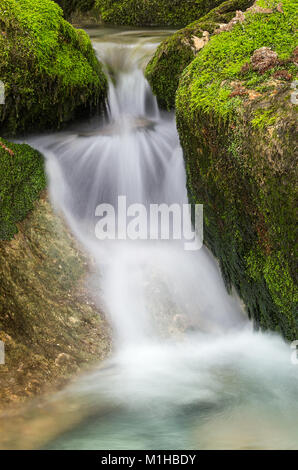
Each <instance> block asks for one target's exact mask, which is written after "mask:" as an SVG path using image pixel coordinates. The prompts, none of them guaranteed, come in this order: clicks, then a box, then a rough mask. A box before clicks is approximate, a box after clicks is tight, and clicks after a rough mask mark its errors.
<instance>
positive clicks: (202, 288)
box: [24, 28, 298, 450]
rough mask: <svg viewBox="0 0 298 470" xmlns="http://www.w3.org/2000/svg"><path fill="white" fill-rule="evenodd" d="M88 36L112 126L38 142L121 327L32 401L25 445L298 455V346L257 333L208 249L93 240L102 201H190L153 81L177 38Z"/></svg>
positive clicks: (94, 285) (54, 189)
mask: <svg viewBox="0 0 298 470" xmlns="http://www.w3.org/2000/svg"><path fill="white" fill-rule="evenodd" d="M87 31H88V33H89V34H90V36H91V39H92V41H93V46H94V48H95V50H96V52H97V55H98V57H99V59H100V60H101V62H102V63H103V64H104V67H105V71H106V73H107V74H108V76H109V105H108V115H107V117H106V119H105V120H104V121H103V120H99V119H97V118H93V119H91V120H89V121H87V122H82V123H79V124H78V123H76V124H75V125H73V126H71V127H69V128H68V129H67V130H64V131H63V132H59V133H54V134H53V133H52V134H49V135H44V134H43V135H39V136H33V137H30V138H29V139H28V143H30V145H32V146H34V147H35V148H37V149H39V150H40V151H41V152H42V153H43V155H44V156H45V158H46V166H47V173H48V178H49V192H50V195H51V200H52V202H53V204H54V205H55V206H56V207H58V208H59V209H60V210H62V211H63V213H64V214H65V217H66V220H67V221H68V223H69V225H70V227H71V229H72V231H73V233H74V235H75V236H76V237H77V239H78V240H79V241H80V242H81V244H82V245H83V247H84V248H85V250H86V252H87V253H88V254H90V255H91V257H92V259H93V260H94V264H95V266H96V271H97V274H94V275H92V277H91V278H90V279H89V285H90V290H91V291H92V293H93V294H94V292H96V295H97V298H98V302H100V305H101V307H102V308H103V310H104V312H105V314H106V315H107V318H108V319H109V322H110V324H111V326H112V328H113V334H114V338H113V344H114V346H113V354H112V355H111V357H110V358H109V359H108V360H107V361H106V362H104V363H102V364H99V366H98V368H95V369H94V370H93V371H92V372H91V373H88V374H85V375H83V376H80V377H79V378H78V379H77V380H76V381H75V382H74V383H72V384H71V385H69V386H68V387H66V389H64V390H63V391H60V392H58V393H57V394H56V395H54V396H52V397H51V398H50V399H49V402H48V403H47V404H45V405H44V406H43V409H42V410H41V409H40V407H37V406H36V408H34V406H33V408H32V409H31V412H30V413H29V414H28V416H27V418H26V420H27V422H26V436H25V437H24V439H25V444H24V445H25V446H26V447H27V448H40V447H42V448H47V449H110V450H113V449H121V450H124V449H172V450H173V449H274V448H282V449H288V448H292V449H293V448H296V449H297V448H298V426H297V421H298V402H297V390H298V366H294V365H293V364H292V363H291V353H292V350H291V349H290V347H289V345H288V344H286V343H285V342H284V341H283V340H282V338H281V337H279V336H278V335H273V334H271V333H260V332H254V331H253V328H252V325H251V323H250V322H249V320H248V319H247V317H246V315H245V313H244V310H243V306H242V305H241V302H240V301H239V299H237V298H236V296H230V295H228V293H227V292H226V289H225V286H224V283H223V280H222V278H221V274H220V272H219V269H218V266H217V262H216V261H215V259H214V258H213V256H212V255H211V254H210V253H209V251H208V250H207V249H206V248H202V249H200V250H198V251H186V250H185V249H184V245H183V242H180V241H179V240H168V241H166V240H160V241H159V240H156V241H154V240H153V241H140V240H136V241H132V240H127V241H121V240H118V241H108V240H106V241H99V240H98V239H97V238H96V237H95V233H94V227H95V223H96V217H95V208H96V207H97V205H98V204H101V203H107V204H111V205H113V206H114V207H115V206H117V200H118V196H119V195H125V196H126V197H127V204H133V203H141V204H143V205H144V206H146V207H149V204H152V203H155V204H161V203H166V204H173V203H178V204H184V203H187V192H186V176H185V168H184V161H183V154H182V150H181V147H180V145H179V138H178V134H177V130H176V124H175V116H174V114H173V113H165V112H161V111H160V110H159V109H158V106H157V102H156V100H155V98H154V96H153V95H152V93H151V90H150V87H149V85H148V83H147V82H146V80H145V78H144V74H143V70H144V66H145V64H146V63H147V61H148V60H149V58H150V56H151V55H152V53H153V52H154V50H155V48H156V47H157V45H158V43H159V42H160V41H161V40H162V39H163V38H164V37H166V36H167V35H168V34H169V31H160V30H154V29H151V30H124V29H106V28H89V29H87ZM70 328H71V326H70ZM40 413H42V414H43V416H44V417H45V416H48V417H47V421H46V423H47V425H40V421H39V420H38V416H39V414H40ZM49 416H50V418H49ZM49 419H50V422H49ZM34 423H39V424H34ZM53 429H55V432H53ZM37 435H38V437H37Z"/></svg>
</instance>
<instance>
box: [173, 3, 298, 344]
mask: <svg viewBox="0 0 298 470" xmlns="http://www.w3.org/2000/svg"><path fill="white" fill-rule="evenodd" d="M283 10H284V13H280V12H278V11H277V10H274V11H273V13H271V14H251V13H249V14H248V13H247V17H246V20H245V22H244V23H243V24H242V25H240V24H239V25H236V26H235V27H234V29H233V30H232V31H231V32H223V33H221V34H219V35H216V36H214V37H213V38H211V40H210V42H209V43H208V44H207V45H206V46H205V48H204V49H203V50H202V51H201V52H200V53H199V54H198V56H197V57H196V58H195V60H194V61H193V62H192V63H191V64H190V65H189V66H188V67H187V68H186V69H185V71H184V72H183V75H182V78H181V80H180V84H179V88H178V91H177V96H176V114H177V126H178V130H179V134H180V139H181V143H182V146H183V150H184V156H185V161H186V170H187V185H188V191H189V194H190V199H191V200H192V201H193V202H199V203H203V204H204V213H205V219H206V223H205V236H204V238H205V242H206V244H207V245H208V246H209V247H210V249H211V250H212V251H213V253H214V254H215V256H216V257H217V258H218V260H219V263H220V266H221V270H222V273H223V276H224V279H225V282H226V285H227V288H228V289H231V287H232V286H234V287H235V288H236V290H237V292H238V294H239V295H240V296H241V297H242V299H243V300H244V302H245V304H246V308H247V312H248V314H249V316H250V317H251V318H253V319H254V323H255V325H256V327H257V328H262V329H268V328H269V329H272V330H276V331H280V332H281V333H282V334H283V335H284V336H285V337H286V338H288V339H295V338H297V334H298V315H297V287H296V284H295V273H296V272H297V265H296V261H295V260H296V246H297V245H295V243H296V242H295V240H296V239H297V228H296V226H295V225H296V224H295V220H296V217H295V207H296V202H297V191H296V183H295V182H296V181H297V164H296V162H295V159H294V155H295V142H294V139H293V137H292V136H293V135H294V134H295V132H296V131H297V127H296V125H297V107H296V106H295V105H294V104H292V103H291V100H290V94H291V88H290V84H291V82H290V81H288V80H282V79H279V80H278V79H275V78H274V77H273V76H272V75H273V74H274V73H275V71H276V69H277V68H276V67H274V68H272V69H271V70H268V71H267V72H266V73H264V74H260V73H258V72H257V71H254V70H252V69H250V68H248V67H246V68H245V69H244V70H243V69H242V66H243V65H244V64H246V63H248V62H250V58H251V56H252V54H253V52H254V51H255V49H258V48H260V47H263V46H266V47H270V48H272V49H273V50H275V51H276V52H277V54H278V58H279V60H280V61H281V62H280V64H279V65H278V66H277V67H281V66H282V67H283V69H284V70H287V71H289V70H291V71H293V58H292V53H293V50H294V48H295V45H296V44H295V37H294V35H295V26H294V25H295V24H296V15H297V13H296V9H295V6H294V3H293V2H292V1H289V0H284V2H283ZM281 64H282V65H281ZM291 73H292V72H291ZM293 79H294V76H293ZM255 86H258V93H256V89H255V88H254V87H255ZM239 87H242V89H244V90H245V92H244V93H243V94H242V95H241V94H240V95H239V96H233V93H232V94H231V92H232V91H233V90H235V89H236V90H237V89H238V88H239ZM236 95H237V93H236Z"/></svg>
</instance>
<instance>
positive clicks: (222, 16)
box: [146, 0, 253, 109]
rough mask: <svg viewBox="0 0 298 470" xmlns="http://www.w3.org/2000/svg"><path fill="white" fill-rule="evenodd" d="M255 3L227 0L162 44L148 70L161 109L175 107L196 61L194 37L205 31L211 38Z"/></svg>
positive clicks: (245, 0)
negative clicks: (183, 76) (185, 74)
mask: <svg viewBox="0 0 298 470" xmlns="http://www.w3.org/2000/svg"><path fill="white" fill-rule="evenodd" d="M252 3H253V1H252V0H228V1H226V2H223V3H222V4H221V5H220V6H219V7H217V8H214V9H213V10H211V11H210V12H209V13H208V14H207V15H205V16H203V17H202V18H200V20H198V21H196V22H195V23H191V24H190V25H188V26H187V27H186V28H183V29H181V30H179V31H178V32H176V33H175V34H173V35H172V36H170V37H169V38H167V39H166V40H165V41H163V42H162V43H161V44H160V46H159V47H158V49H157V51H156V53H155V54H154V56H153V57H152V59H151V61H150V62H149V64H148V66H147V68H146V78H147V79H148V81H149V83H150V85H151V87H152V90H153V93H154V94H155V95H156V96H157V99H158V102H159V105H160V106H161V107H162V108H166V109H171V108H174V106H175V94H176V90H177V88H178V84H179V79H180V77H181V74H182V72H183V70H184V69H185V68H186V67H187V66H188V65H189V64H190V63H191V62H192V61H193V60H194V59H195V57H196V51H195V48H194V47H193V39H192V38H193V36H196V37H201V36H202V33H203V31H208V32H209V33H210V34H212V33H213V32H214V31H215V29H216V28H217V27H218V26H219V24H221V23H226V22H228V21H230V20H231V19H232V18H233V17H234V15H235V11H236V10H242V9H245V8H247V7H249V6H250V5H251V4H252Z"/></svg>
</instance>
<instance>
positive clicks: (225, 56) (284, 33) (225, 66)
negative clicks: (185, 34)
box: [178, 1, 297, 117]
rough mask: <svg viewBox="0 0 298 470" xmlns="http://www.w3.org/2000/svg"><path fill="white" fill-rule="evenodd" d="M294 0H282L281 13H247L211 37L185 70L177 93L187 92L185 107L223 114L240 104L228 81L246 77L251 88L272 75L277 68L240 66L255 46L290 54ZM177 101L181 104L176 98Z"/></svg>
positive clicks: (293, 42) (294, 39)
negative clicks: (228, 29) (244, 69)
mask: <svg viewBox="0 0 298 470" xmlns="http://www.w3.org/2000/svg"><path fill="white" fill-rule="evenodd" d="M295 3H296V2H292V1H285V2H283V10H284V13H280V12H278V11H275V12H274V13H272V14H263V13H260V14H251V13H247V14H246V21H245V23H244V24H240V23H238V24H237V25H235V27H234V28H233V30H232V31H231V32H223V33H221V34H219V35H215V36H213V38H212V39H211V41H210V42H209V43H208V44H207V45H206V46H205V47H204V48H203V49H202V51H201V52H200V54H198V57H197V58H196V59H195V60H194V61H193V62H192V63H191V65H190V66H189V67H188V68H187V69H186V71H185V74H184V79H183V81H182V84H181V86H180V89H179V94H180V96H181V97H182V100H183V101H185V100H186V94H187V100H188V102H189V105H188V108H190V109H191V110H192V111H195V109H196V108H200V109H202V110H204V111H206V112H209V111H210V112H211V111H212V112H216V113H217V114H218V115H221V116H222V117H226V116H227V115H228V114H231V113H233V111H234V110H236V109H237V107H238V105H239V99H238V98H231V96H230V94H231V91H232V88H231V81H235V80H237V79H238V80H245V82H246V86H247V87H248V88H253V87H254V86H255V85H256V84H260V83H262V82H264V81H265V80H267V79H268V78H269V77H270V76H271V75H273V74H274V72H275V71H276V68H273V69H271V70H270V71H268V72H266V73H265V74H263V75H261V74H260V73H259V72H258V71H253V70H248V71H247V72H246V73H245V74H243V72H242V67H243V66H244V65H245V64H246V63H248V62H249V61H250V58H251V56H252V54H253V52H254V51H255V50H256V49H258V48H260V47H264V46H265V47H270V48H271V49H273V50H274V51H275V52H277V54H278V56H279V58H280V59H282V60H287V59H289V58H290V57H291V55H292V53H293V50H294V49H295V47H296V44H297V33H296V24H297V8H296V7H295ZM296 5H297V3H296ZM292 65H293V64H291V66H290V68H291V70H292ZM284 67H285V68H287V67H288V66H287V65H285V66H284ZM184 83H185V85H186V86H184ZM178 101H179V102H180V103H181V100H180V99H179V97H178Z"/></svg>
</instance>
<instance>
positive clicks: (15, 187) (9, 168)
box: [0, 139, 46, 240]
mask: <svg viewBox="0 0 298 470" xmlns="http://www.w3.org/2000/svg"><path fill="white" fill-rule="evenodd" d="M0 175H1V179H0V240H9V239H10V238H12V237H13V235H14V234H15V233H16V232H17V226H16V223H17V222H20V221H21V220H23V219H24V218H25V217H26V215H27V214H28V212H29V211H30V210H31V209H32V207H33V203H34V201H35V200H36V199H37V198H38V197H39V194H40V192H41V190H42V189H43V188H44V187H45V185H46V178H45V173H44V165H43V157H42V155H41V154H40V153H38V152H36V151H35V150H33V149H32V148H31V147H29V145H17V144H12V143H9V142H7V141H6V140H4V139H0Z"/></svg>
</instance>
